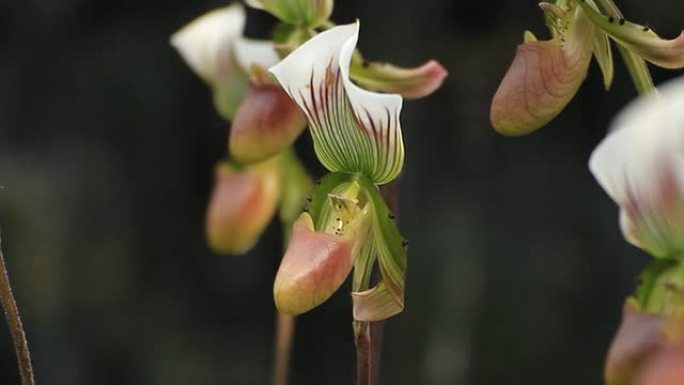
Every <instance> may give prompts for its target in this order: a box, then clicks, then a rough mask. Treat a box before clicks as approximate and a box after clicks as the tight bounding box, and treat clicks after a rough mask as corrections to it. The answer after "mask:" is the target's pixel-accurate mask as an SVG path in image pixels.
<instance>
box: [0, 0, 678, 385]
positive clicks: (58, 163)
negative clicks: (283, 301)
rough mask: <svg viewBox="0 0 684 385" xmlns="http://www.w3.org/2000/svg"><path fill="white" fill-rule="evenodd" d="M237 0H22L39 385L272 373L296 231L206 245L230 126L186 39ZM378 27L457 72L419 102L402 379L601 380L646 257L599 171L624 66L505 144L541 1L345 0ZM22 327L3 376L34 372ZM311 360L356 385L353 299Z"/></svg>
mask: <svg viewBox="0 0 684 385" xmlns="http://www.w3.org/2000/svg"><path fill="white" fill-rule="evenodd" d="M619 3H620V4H621V6H622V8H623V11H624V13H625V14H626V15H627V16H628V18H631V19H634V20H635V21H637V22H640V23H648V24H649V25H651V26H652V27H654V28H655V29H656V30H657V31H659V32H660V33H661V34H662V35H664V36H675V35H676V34H677V33H679V31H680V29H681V27H682V26H684V17H683V16H682V15H684V3H682V2H681V1H667V0H653V1H650V2H643V1H637V0H623V1H620V2H619ZM224 4H226V2H222V1H206V0H205V1H189V0H163V1H162V0H136V1H133V0H118V1H113V0H97V1H95V0H22V1H10V0H0V89H1V90H2V95H3V96H2V99H0V226H1V228H2V235H3V247H4V249H5V251H6V255H7V259H8V264H9V268H10V269H11V273H12V279H13V282H14V288H15V292H16V296H17V300H18V302H19V305H20V307H21V310H22V311H23V316H24V322H25V326H26V327H27V330H28V337H29V342H30V344H31V347H32V351H33V357H34V362H35V366H36V368H35V369H36V376H37V380H38V384H40V385H81V384H102V385H109V384H112V385H113V384H130V385H137V384H145V385H189V384H192V385H194V384H198V385H203V384H231V385H233V384H235V385H241V384H245V385H248V384H268V381H269V377H270V369H271V352H272V346H271V344H272V342H271V341H272V337H273V305H272V299H271V284H272V279H273V276H274V273H275V270H276V268H277V266H278V262H279V258H280V256H281V250H280V248H281V245H280V231H279V228H278V226H277V225H273V226H271V228H269V231H268V232H267V234H265V236H264V237H263V241H262V242H261V244H260V245H259V246H258V247H257V248H256V249H254V250H253V251H252V252H250V253H249V254H248V255H245V256H242V257H234V258H229V257H220V256H217V255H213V254H212V253H211V252H209V250H208V249H207V248H206V246H205V244H204V238H203V216H204V209H205V204H206V201H207V196H208V193H209V189H210V187H211V170H212V167H213V164H214V162H215V161H216V160H217V159H219V158H220V157H222V156H223V154H224V153H225V148H226V133H227V129H228V127H227V125H226V124H224V123H223V122H222V121H221V120H220V119H219V117H218V116H217V114H216V113H215V112H214V110H213V108H212V104H211V99H210V95H209V92H208V90H207V88H206V87H205V86H204V84H203V83H202V82H201V81H200V80H199V79H198V78H197V77H196V76H195V75H193V74H192V73H191V72H190V70H189V69H188V68H187V67H186V66H185V64H184V63H183V62H182V60H181V59H180V57H179V56H178V55H177V54H176V52H175V51H174V50H173V49H172V48H171V47H170V46H169V44H168V38H169V35H170V34H171V33H173V32H174V31H175V30H176V29H178V28H179V27H181V26H182V25H183V24H185V23H186V22H188V21H189V20H191V19H192V18H194V17H196V16H199V15H200V14H202V13H204V12H205V11H208V10H211V9H213V8H215V7H218V6H221V5H224ZM356 17H358V18H359V19H360V20H361V22H362V29H361V37H360V46H361V48H362V50H363V52H364V53H365V55H366V56H367V57H368V58H370V59H375V60H387V61H391V62H394V63H397V64H402V65H413V64H418V63H421V62H422V61H424V60H426V59H429V58H433V57H434V58H436V59H438V60H440V61H441V62H442V63H444V65H445V66H446V67H447V68H448V70H449V71H450V76H449V78H448V79H447V82H446V84H445V86H444V88H443V89H442V90H440V91H439V92H437V93H436V94H435V95H433V96H431V97H429V98H427V99H424V100H420V101H411V102H407V103H406V104H405V109H404V113H403V127H404V135H405V140H406V146H407V154H408V157H407V166H406V169H405V173H404V176H403V180H402V190H401V204H400V213H401V227H402V230H403V232H404V234H405V235H406V236H407V237H408V238H410V239H411V245H410V250H409V251H410V252H409V275H408V283H407V285H408V286H407V287H408V292H407V308H406V311H405V312H404V313H403V314H402V315H400V316H398V317H396V318H394V319H392V320H391V321H389V322H388V323H387V325H386V343H385V350H384V358H383V383H384V384H395V385H402V384H411V385H415V384H426V385H442V384H449V385H451V384H455V385H460V384H469V385H484V384H556V385H563V384H568V385H570V384H573V385H576V384H601V383H602V361H603V357H604V355H605V352H606V349H607V346H608V343H609V342H610V339H611V337H612V333H613V331H614V330H615V328H616V326H617V324H618V321H619V317H620V310H621V306H622V301H623V299H624V298H625V296H626V295H628V294H629V293H630V292H631V291H632V290H633V288H634V285H635V282H636V277H637V275H638V272H639V271H640V270H641V268H642V267H643V265H644V264H645V263H646V262H647V257H646V256H645V254H644V253H642V252H640V251H638V250H637V249H635V248H633V247H631V246H628V245H627V244H626V243H625V242H624V241H623V240H622V238H621V235H620V232H619V229H618V220H617V210H616V207H615V206H614V205H613V203H612V202H611V201H609V199H608V198H607V196H606V195H605V194H604V193H603V192H602V191H601V190H600V189H599V187H598V186H597V184H596V183H595V182H594V180H593V179H592V177H591V175H590V174H589V172H588V170H587V165H586V164H587V159H588V156H589V154H590V152H591V150H592V149H593V148H594V146H595V145H596V144H597V143H598V141H599V140H600V139H601V138H602V137H603V136H604V134H605V131H606V127H607V125H608V123H609V122H610V119H611V117H612V116H613V115H614V114H615V113H616V112H617V111H619V109H620V108H621V107H622V106H624V105H625V103H627V102H628V101H629V100H630V99H631V98H633V97H634V96H635V91H634V89H633V87H632V86H631V84H630V82H629V79H628V77H627V75H626V73H625V71H624V68H623V66H622V64H621V62H619V61H617V62H616V68H617V72H616V79H615V84H614V86H613V89H612V90H611V91H610V92H604V91H603V89H602V82H601V78H600V74H599V71H598V68H597V67H596V65H595V64H592V68H591V70H590V75H589V77H588V79H587V81H586V82H585V84H584V85H583V86H582V88H581V90H580V92H579V94H578V95H577V97H576V98H575V99H574V101H573V102H572V103H571V104H570V106H569V107H568V108H567V109H566V110H565V111H564V112H563V113H562V114H561V115H560V117H559V118H558V119H556V120H555V121H554V122H553V123H552V124H550V125H549V126H547V127H546V128H545V129H543V130H542V131H540V132H538V133H535V134H534V135H531V136H528V137H524V138H505V137H501V136H498V135H496V134H495V133H494V132H493V130H492V129H491V127H490V125H489V120H488V113H489V102H490V99H491V97H492V95H493V94H494V91H495V90H496V87H497V85H498V82H499V80H500V79H501V78H502V77H503V75H504V73H505V71H506V69H507V68H508V65H509V64H510V62H511V59H512V57H513V54H514V51H515V47H516V45H517V44H518V43H519V42H521V41H522V33H523V30H524V29H531V30H532V31H534V32H535V33H536V34H537V35H538V36H540V37H541V36H547V34H546V30H545V27H544V25H543V20H542V14H541V12H540V11H539V10H538V8H537V6H536V4H535V2H534V1H507V2H477V1H464V0H422V1H414V0H375V1H365V0H338V1H337V4H336V10H335V14H334V19H335V20H336V21H337V22H349V21H352V20H354V19H355V18H356ZM270 22H271V20H270V19H269V18H268V17H265V16H264V15H263V14H259V13H258V12H252V13H250V21H249V24H250V27H249V29H250V31H257V32H255V33H263V31H264V30H268V28H269V26H270V25H271V24H270ZM259 31H261V32H259ZM674 75H675V73H673V72H665V71H659V70H654V76H655V78H656V80H657V81H658V82H661V81H663V80H665V79H667V78H668V77H672V76H674ZM306 140H307V139H306V138H304V139H303V141H304V142H303V144H301V145H300V148H302V149H304V150H307V151H308V148H309V145H308V143H307V142H306ZM305 157H306V158H307V159H309V160H310V161H313V160H314V158H313V157H312V156H311V154H310V153H309V154H308V155H305ZM310 164H312V170H317V171H318V172H320V168H317V167H315V166H314V163H313V162H310ZM0 325H1V327H0V383H2V384H18V382H19V381H18V375H17V372H16V363H15V360H14V357H13V352H12V348H11V344H10V340H9V334H8V333H7V332H4V331H2V330H4V321H3V322H2V323H1V324H0ZM293 354H294V362H293V375H292V384H293V385H307V384H330V385H336V384H344V385H349V384H352V383H353V381H354V365H355V364H354V361H353V360H354V358H353V357H354V346H353V340H352V335H351V318H350V300H349V298H348V290H342V291H341V292H340V293H338V294H337V295H336V296H335V297H334V298H333V300H332V301H330V302H328V303H326V304H325V305H324V306H322V307H320V308H319V309H317V310H315V311H313V312H311V313H310V314H307V315H305V316H303V317H301V318H300V321H299V324H298V329H297V336H296V346H295V349H294V353H293Z"/></svg>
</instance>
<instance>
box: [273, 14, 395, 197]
mask: <svg viewBox="0 0 684 385" xmlns="http://www.w3.org/2000/svg"><path fill="white" fill-rule="evenodd" d="M358 33H359V23H358V22H357V23H354V24H349V25H343V26H339V27H335V28H331V29H329V30H328V31H325V32H323V33H321V34H320V35H318V36H315V37H313V38H312V39H310V40H309V41H307V42H306V43H305V44H303V45H302V46H301V47H299V48H297V49H296V50H295V51H293V52H292V53H291V54H290V55H289V56H288V57H286V58H285V59H284V60H283V61H281V62H280V63H279V64H278V65H276V66H274V67H272V68H271V69H270V70H269V71H270V72H271V73H273V74H274V75H275V77H276V78H277V79H278V81H279V82H280V84H281V85H282V87H283V88H284V89H285V91H287V93H288V94H289V95H290V97H292V98H293V99H294V100H295V102H297V104H298V105H299V107H300V108H301V109H302V110H303V111H304V113H305V115H306V116H307V119H308V121H309V126H310V128H311V133H312V136H313V139H314V148H315V150H316V154H317V155H318V158H319V159H320V161H321V162H322V163H323V165H324V166H325V167H327V168H328V169H329V170H331V171H343V172H358V173H362V174H364V175H366V176H367V177H368V178H369V179H371V180H372V181H373V182H375V183H377V184H382V183H387V182H389V181H391V180H392V179H394V178H396V176H397V175H398V174H399V173H400V172H401V168H402V166H403V162H404V145H403V139H402V134H401V127H400V123H399V115H400V113H401V106H402V98H401V96H399V95H395V94H378V93H374V92H369V91H366V90H363V89H361V88H359V87H358V86H356V85H355V84H354V83H352V82H351V80H350V79H349V65H350V62H351V58H352V54H353V53H354V48H355V47H356V42H357V40H358Z"/></svg>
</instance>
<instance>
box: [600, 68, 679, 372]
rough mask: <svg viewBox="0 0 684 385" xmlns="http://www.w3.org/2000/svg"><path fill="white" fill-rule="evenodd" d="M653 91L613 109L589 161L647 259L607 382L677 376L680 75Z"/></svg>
mask: <svg viewBox="0 0 684 385" xmlns="http://www.w3.org/2000/svg"><path fill="white" fill-rule="evenodd" d="M658 91H659V92H658V93H657V94H655V93H652V94H646V95H644V96H642V97H640V98H639V99H637V100H636V101H634V102H633V103H632V104H630V105H629V106H628V107H626V108H625V110H624V111H623V112H622V113H620V114H619V115H618V117H617V118H616V119H615V121H614V122H613V124H612V129H611V131H610V133H609V134H608V136H607V137H606V138H605V139H604V140H603V141H602V142H601V143H600V144H599V145H598V147H597V148H596V150H594V152H593V153H592V155H591V158H590V161H589V168H590V170H591V172H592V173H593V174H594V176H595V177H596V179H597V181H598V183H599V184H600V185H601V186H602V187H603V189H604V190H605V191H606V192H607V193H608V195H609V196H610V197H611V198H612V199H613V200H614V201H615V203H617V205H618V206H619V207H620V226H621V228H622V233H623V235H624V237H625V238H626V239H627V241H629V242H630V243H632V244H633V245H635V246H637V247H640V248H642V249H644V250H645V251H647V252H649V253H650V254H651V255H653V256H654V257H655V259H654V260H653V261H652V262H651V264H650V265H649V266H648V267H647V269H646V270H645V271H644V273H643V274H642V277H641V283H640V286H639V288H638V290H637V293H636V295H635V297H634V298H630V299H629V300H628V302H627V305H626V306H625V311H624V315H623V321H622V326H621V327H620V330H619V331H618V333H617V335H616V336H615V338H614V340H613V343H612V346H611V349H610V353H609V355H608V359H607V362H606V380H607V383H608V385H631V384H639V385H656V384H657V385H663V384H668V383H671V382H667V381H666V380H667V379H669V380H672V379H675V378H679V380H678V381H679V382H681V377H671V375H672V374H673V373H675V372H676V371H674V372H673V371H672V369H673V367H672V366H671V365H670V364H671V360H672V359H674V358H673V357H679V358H681V357H682V356H681V354H680V353H677V352H681V351H682V350H681V349H682V346H684V345H682V344H684V340H682V338H681V337H682V336H684V329H682V328H681V325H682V319H683V318H682V317H684V258H683V257H684V161H683V160H684V110H683V109H682V106H684V77H682V78H679V79H676V80H674V81H671V82H669V83H668V84H666V85H664V86H662V87H660V88H659V90H658ZM673 325H675V326H678V328H679V329H677V330H676V332H675V331H674V330H673V329H672V326H673ZM677 336H679V337H677ZM675 337H677V338H675ZM673 349H674V350H673ZM675 353H677V354H675ZM672 354H674V356H672ZM679 373H681V372H679ZM669 380H668V381H669ZM675 383H677V382H675Z"/></svg>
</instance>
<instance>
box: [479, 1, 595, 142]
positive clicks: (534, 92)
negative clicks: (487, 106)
mask: <svg viewBox="0 0 684 385" xmlns="http://www.w3.org/2000/svg"><path fill="white" fill-rule="evenodd" d="M540 6H541V7H542V9H543V10H544V11H545V12H547V14H548V15H549V16H548V20H549V22H550V25H551V30H552V32H553V37H552V39H551V40H547V41H538V40H537V39H536V38H535V37H534V36H533V35H532V34H531V33H530V32H526V34H525V42H524V43H523V44H521V45H520V46H518V50H517V53H516V55H515V58H514V59H513V63H512V64H511V67H510V68H509V70H508V72H507V73H506V76H505V77H504V78H503V80H502V81H501V85H499V89H498V90H497V91H496V94H495V95H494V100H493V101H492V107H491V113H490V118H491V122H492V125H493V126H494V129H495V130H496V131H497V132H499V133H501V134H504V135H524V134H528V133H530V132H532V131H534V130H536V129H538V128H540V127H542V126H543V125H545V124H546V123H548V122H549V121H551V120H552V119H553V118H555V117H556V116H557V115H558V114H559V113H560V112H561V111H562V110H563V108H565V106H566V105H567V104H568V103H569V102H570V100H572V98H573V96H574V95H575V93H576V92H577V90H578V89H579V87H580V85H581V84H582V82H583V81H584V79H585V77H586V74H587V69H588V68H589V62H590V60H591V55H592V50H593V48H594V39H595V34H594V26H593V25H592V23H591V22H590V20H589V19H588V18H587V16H586V15H585V14H584V12H583V11H582V9H581V8H579V7H576V6H575V7H570V8H568V9H564V8H561V7H560V6H558V5H555V4H549V3H541V4H540Z"/></svg>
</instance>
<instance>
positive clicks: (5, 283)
mask: <svg viewBox="0 0 684 385" xmlns="http://www.w3.org/2000/svg"><path fill="white" fill-rule="evenodd" d="M1 243H2V241H1V240H0V301H2V308H3V310H4V311H5V318H7V323H8V324H9V329H10V334H11V335H12V341H13V342H14V353H15V354H16V356H17V363H18V364H19V373H20V374H21V384H22V385H34V384H35V381H34V379H33V366H32V365H31V353H30V352H29V348H28V342H27V341H26V333H24V327H23V326H22V324H21V317H20V316H19V309H18V308H17V303H16V301H15V300H14V294H12V286H11V285H10V281H9V275H8V274H7V266H6V265H5V257H4V255H3V254H2V244H1Z"/></svg>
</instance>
